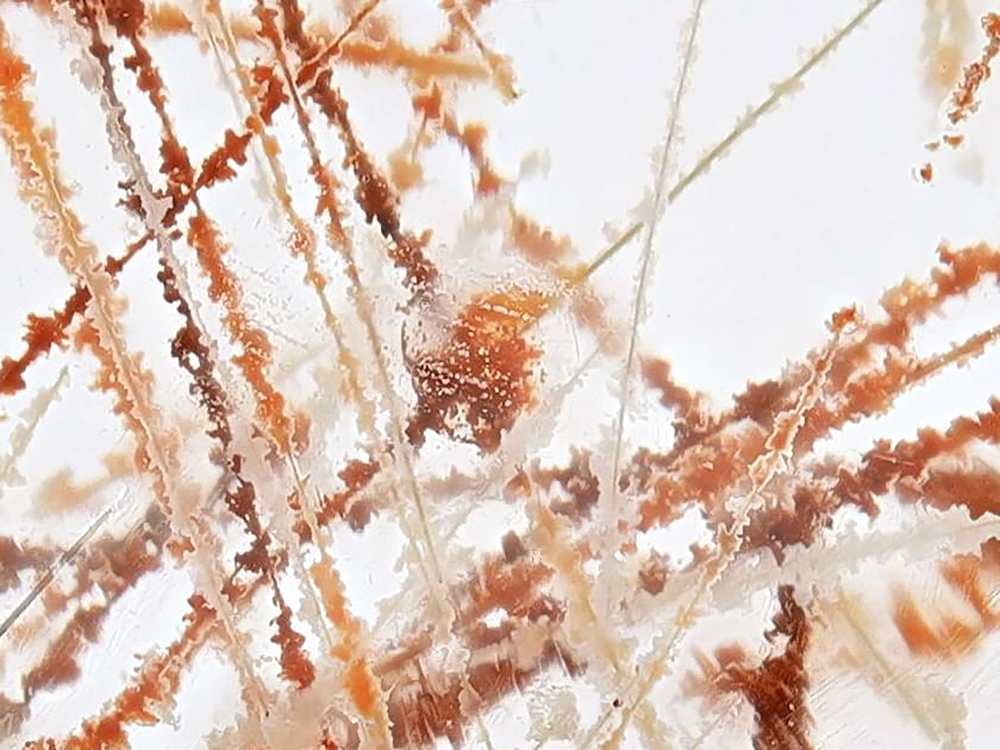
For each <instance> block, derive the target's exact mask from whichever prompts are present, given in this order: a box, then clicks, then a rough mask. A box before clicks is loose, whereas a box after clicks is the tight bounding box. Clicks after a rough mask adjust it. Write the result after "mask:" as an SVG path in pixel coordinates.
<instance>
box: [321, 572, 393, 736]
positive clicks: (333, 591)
mask: <svg viewBox="0 0 1000 750" xmlns="http://www.w3.org/2000/svg"><path fill="white" fill-rule="evenodd" d="M310 573H311V575H312V577H313V580H314V581H315V583H316V587H317V588H318V589H319V592H320V595H321V596H322V597H323V609H324V611H325V612H326V616H327V618H328V619H329V620H330V622H332V623H333V624H334V626H336V628H337V630H338V632H339V633H340V634H341V636H342V637H343V641H342V642H341V644H340V645H339V646H337V647H336V648H335V649H334V653H333V656H334V657H335V658H338V659H340V660H342V661H345V662H348V663H349V666H348V670H347V675H346V676H345V684H346V686H347V692H348V694H349V695H350V696H351V700H352V701H353V702H354V705H355V707H356V708H357V709H358V711H360V712H361V715H362V716H363V717H365V718H367V719H371V720H373V721H378V722H379V723H382V724H383V725H386V726H387V718H386V716H385V708H384V707H385V703H386V700H385V696H384V695H383V694H382V686H381V685H380V684H379V682H378V680H377V679H376V677H375V675H374V673H373V672H372V668H371V665H370V664H369V661H368V658H367V657H366V656H365V651H364V642H363V640H362V636H363V631H362V624H361V621H360V620H358V619H357V618H356V617H354V616H353V615H352V614H351V613H350V611H349V609H348V602H347V597H346V595H345V592H344V583H343V581H342V580H341V578H340V574H339V573H338V572H337V569H336V568H335V567H334V565H333V561H332V560H330V559H329V558H328V557H325V556H324V558H323V560H321V561H320V562H318V563H317V564H316V565H314V566H313V567H312V568H311V570H310Z"/></svg>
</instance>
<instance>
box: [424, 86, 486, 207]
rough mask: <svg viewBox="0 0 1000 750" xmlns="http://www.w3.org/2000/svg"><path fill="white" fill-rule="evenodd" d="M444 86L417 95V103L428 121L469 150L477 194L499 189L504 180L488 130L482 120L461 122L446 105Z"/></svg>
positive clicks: (433, 87) (434, 87) (483, 194)
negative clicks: (495, 165) (488, 151)
mask: <svg viewBox="0 0 1000 750" xmlns="http://www.w3.org/2000/svg"><path fill="white" fill-rule="evenodd" d="M442 96H443V94H442V89H441V87H440V86H438V85H437V84H435V85H434V86H432V87H431V90H430V91H429V92H427V93H422V94H418V95H417V96H415V97H413V107H414V109H416V110H417V112H419V113H421V114H422V115H423V116H424V117H425V118H426V121H427V122H431V123H434V124H435V125H438V126H439V127H440V128H441V130H442V131H443V132H444V133H445V134H446V135H447V136H448V137H449V138H451V139H452V140H454V141H456V142H457V143H458V144H459V145H461V146H462V148H463V149H465V151H466V152H467V153H468V154H469V158H470V159H471V160H472V163H473V165H474V166H475V167H476V170H477V177H476V183H475V187H476V194H477V195H480V196H487V195H491V194H493V193H495V192H497V191H498V190H499V189H500V188H501V187H502V186H503V184H504V181H503V179H501V178H500V176H499V175H498V174H497V173H496V170H495V169H494V168H493V165H492V163H491V162H490V159H489V157H488V156H487V155H486V149H485V143H486V137H487V135H488V132H487V130H486V126H485V125H483V124H482V123H478V122H477V123H469V124H467V125H459V123H458V120H457V119H456V118H455V116H454V115H453V114H452V113H451V112H449V111H448V110H446V109H445V108H444V105H443V102H442Z"/></svg>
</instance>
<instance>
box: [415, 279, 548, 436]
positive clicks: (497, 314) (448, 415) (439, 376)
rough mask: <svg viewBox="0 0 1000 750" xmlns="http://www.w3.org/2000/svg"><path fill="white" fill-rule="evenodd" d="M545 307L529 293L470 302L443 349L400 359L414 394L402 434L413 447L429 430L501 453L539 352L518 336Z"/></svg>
mask: <svg viewBox="0 0 1000 750" xmlns="http://www.w3.org/2000/svg"><path fill="white" fill-rule="evenodd" d="M551 303H552V298H551V297H550V296H548V295H545V294H541V293H538V292H529V291H515V292H507V293H505V292H502V293H497V294H490V295H484V296H481V297H477V298H476V299H474V300H473V301H472V302H471V303H470V304H468V305H467V306H466V307H465V309H464V310H463V311H462V313H461V314H460V315H459V316H458V319H457V321H456V322H455V324H454V325H453V327H452V329H451V331H450V333H449V335H448V338H447V341H446V342H445V343H444V345H443V346H441V347H440V348H439V349H436V350H432V351H428V352H422V353H420V354H418V355H417V356H415V357H412V358H408V359H407V366H408V368H409V371H410V376H411V378H412V381H413V387H414V390H415V391H416V393H417V406H416V409H415V413H414V415H413V417H412V418H411V420H410V424H409V425H408V427H407V430H406V434H407V437H408V438H409V440H410V442H411V443H412V444H413V445H415V446H420V445H422V444H423V442H424V434H425V433H426V432H427V430H434V431H436V432H440V433H442V434H445V435H448V436H449V437H451V438H452V439H454V440H460V441H462V442H468V443H473V444H475V445H477V446H478V447H479V448H480V449H481V450H482V451H483V452H485V453H491V452H493V451H495V450H496V449H497V448H499V447H500V438H501V435H502V434H503V433H504V432H505V431H507V430H509V429H510V428H511V427H513V425H514V422H515V421H516V420H517V417H518V416H519V415H520V414H521V412H522V411H524V410H525V409H527V408H529V407H530V406H531V405H532V403H533V388H532V367H533V365H534V363H535V362H536V361H537V360H538V358H539V356H540V355H541V352H540V351H539V350H538V349H537V348H535V347H534V346H533V345H531V344H529V343H528V342H527V341H526V339H525V332H526V330H527V329H528V327H530V326H531V325H532V324H533V323H534V322H535V321H536V320H537V319H538V317H539V316H540V315H541V314H542V313H543V312H545V311H546V310H547V309H548V308H549V306H550V305H551Z"/></svg>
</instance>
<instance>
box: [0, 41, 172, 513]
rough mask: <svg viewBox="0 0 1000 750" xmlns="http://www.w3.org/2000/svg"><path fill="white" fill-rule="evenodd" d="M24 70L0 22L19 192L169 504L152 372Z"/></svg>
mask: <svg viewBox="0 0 1000 750" xmlns="http://www.w3.org/2000/svg"><path fill="white" fill-rule="evenodd" d="M29 76H30V68H29V67H28V66H27V64H26V63H25V62H24V61H23V60H22V59H21V58H20V57H19V56H18V55H17V53H16V52H14V50H13V49H12V48H11V47H10V45H9V40H8V38H7V33H6V29H5V27H4V25H3V23H2V22H0V135H2V137H3V140H4V142H5V143H6V145H7V147H8V150H9V153H10V156H11V159H12V161H13V163H14V165H15V167H16V168H17V170H18V172H19V178H20V180H19V189H20V193H21V196H22V198H23V199H24V200H25V201H26V202H27V203H28V204H29V205H30V206H31V207H32V209H33V210H34V212H35V213H36V214H37V216H38V218H39V220H40V222H41V225H42V226H43V227H44V228H45V233H46V235H48V236H47V240H48V243H49V247H50V248H51V249H52V250H54V251H55V252H57V253H58V257H59V260H60V262H61V263H62V265H63V267H64V268H65V269H66V271H67V272H68V273H70V274H72V275H73V276H76V277H79V278H80V280H81V282H82V284H83V286H85V287H86V288H87V290H88V292H89V294H90V296H91V299H90V301H89V303H88V304H89V306H88V310H89V315H88V319H87V322H86V324H85V325H84V326H82V327H81V329H80V331H79V332H78V335H77V345H78V346H88V347H89V348H90V349H91V350H92V351H93V353H94V355H95V356H96V357H97V359H98V361H99V362H100V370H99V373H98V382H97V386H98V387H99V388H100V389H102V390H105V391H108V392H110V393H112V394H113V395H114V397H115V407H114V411H115V413H117V414H121V415H122V416H123V418H124V419H125V421H126V424H127V425H128V427H129V430H130V431H131V432H132V433H133V435H135V437H136V442H137V447H136V453H135V462H136V466H137V467H138V468H139V469H140V470H141V471H145V470H147V469H148V470H150V471H151V473H152V476H153V483H154V489H155V491H156V494H157V496H158V498H159V499H160V502H161V503H162V504H163V506H164V508H167V509H169V506H170V499H169V493H168V492H167V484H168V476H167V475H168V472H169V467H170V466H171V464H172V461H173V449H174V447H175V446H174V445H173V443H172V441H171V440H170V439H169V436H164V435H161V434H159V430H158V429H157V427H158V419H159V417H158V414H157V413H156V412H155V410H153V409H152V407H151V391H152V380H153V374H152V373H151V372H150V371H148V370H147V369H145V368H144V367H143V366H142V357H141V355H140V354H130V353H129V352H128V351H126V350H125V349H124V343H123V341H122V337H123V334H122V331H121V327H120V324H119V323H118V321H117V316H118V314H119V313H120V312H121V310H122V308H123V304H124V303H122V302H121V301H120V300H119V299H117V298H115V297H114V296H113V289H112V286H111V280H110V277H109V276H108V274H107V273H106V272H105V271H103V270H101V269H99V268H97V266H98V262H97V248H96V247H95V246H94V245H93V244H92V243H90V242H89V241H87V240H85V239H84V238H83V237H82V231H83V224H82V222H81V221H80V220H79V218H78V217H77V216H76V214H75V213H74V212H73V210H72V208H71V207H70V206H69V205H68V204H67V203H66V202H65V197H66V196H68V195H69V192H70V191H69V190H68V189H67V187H66V186H65V185H64V184H63V182H62V180H61V178H60V176H59V172H58V166H57V162H58V152H57V151H56V149H55V146H54V143H53V141H54V134H53V133H51V131H40V130H39V129H38V127H37V124H36V122H35V118H34V113H33V107H32V105H31V104H30V102H28V100H27V99H26V98H25V96H24V92H23V88H24V85H25V84H26V83H27V81H28V78H29ZM71 302H73V300H71ZM75 304H76V305H81V304H83V301H82V300H77V301H76V302H75ZM48 332H49V333H50V334H51V328H49V329H48Z"/></svg>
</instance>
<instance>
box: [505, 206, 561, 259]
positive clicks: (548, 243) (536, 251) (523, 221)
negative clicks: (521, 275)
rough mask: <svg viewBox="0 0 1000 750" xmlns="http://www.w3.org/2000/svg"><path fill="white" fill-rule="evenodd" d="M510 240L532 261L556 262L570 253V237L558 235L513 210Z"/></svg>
mask: <svg viewBox="0 0 1000 750" xmlns="http://www.w3.org/2000/svg"><path fill="white" fill-rule="evenodd" d="M511 218H512V222H511V231H510V242H511V244H512V245H513V246H514V247H516V248H517V249H518V250H519V251H520V252H521V253H522V254H523V255H524V257H525V258H527V259H528V260H529V261H531V262H532V263H539V264H542V263H554V262H556V261H560V260H564V259H565V258H566V256H568V255H569V253H570V250H571V248H572V245H571V243H570V239H569V237H567V236H565V235H563V236H561V237H557V236H555V235H554V234H553V233H552V230H551V229H547V228H544V227H542V226H541V225H540V224H539V223H538V222H536V221H535V220H534V219H531V218H529V217H527V216H525V215H524V214H522V213H519V212H517V211H512V217H511Z"/></svg>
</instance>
